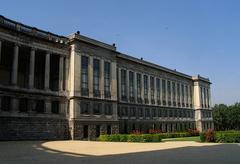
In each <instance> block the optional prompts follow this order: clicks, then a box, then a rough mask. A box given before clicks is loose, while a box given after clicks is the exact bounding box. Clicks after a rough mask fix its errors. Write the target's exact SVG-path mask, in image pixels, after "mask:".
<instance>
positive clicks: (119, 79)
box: [118, 68, 122, 100]
mask: <svg viewBox="0 0 240 164" xmlns="http://www.w3.org/2000/svg"><path fill="white" fill-rule="evenodd" d="M118 96H119V100H121V99H122V97H121V96H122V92H121V68H118Z"/></svg>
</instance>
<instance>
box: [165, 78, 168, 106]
mask: <svg viewBox="0 0 240 164" xmlns="http://www.w3.org/2000/svg"><path fill="white" fill-rule="evenodd" d="M165 91H166V95H165V96H166V106H168V80H167V79H166V80H165Z"/></svg>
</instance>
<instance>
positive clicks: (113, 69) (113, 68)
mask: <svg viewBox="0 0 240 164" xmlns="http://www.w3.org/2000/svg"><path fill="white" fill-rule="evenodd" d="M110 78H111V84H110V85H111V90H110V91H111V99H112V100H117V63H116V62H115V61H114V62H112V63H111V76H110ZM120 82H121V81H119V84H120Z"/></svg>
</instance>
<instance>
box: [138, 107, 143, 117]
mask: <svg viewBox="0 0 240 164" xmlns="http://www.w3.org/2000/svg"><path fill="white" fill-rule="evenodd" d="M138 116H139V117H143V108H140V107H139V108H138Z"/></svg>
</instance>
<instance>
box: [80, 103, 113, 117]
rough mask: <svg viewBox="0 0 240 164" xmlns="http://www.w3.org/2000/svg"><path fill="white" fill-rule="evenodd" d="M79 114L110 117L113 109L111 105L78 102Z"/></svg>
mask: <svg viewBox="0 0 240 164" xmlns="http://www.w3.org/2000/svg"><path fill="white" fill-rule="evenodd" d="M80 111H81V112H80V113H81V114H88V115H89V114H94V115H101V114H105V115H112V113H113V109H112V104H111V103H100V102H93V103H90V102H88V101H82V102H80Z"/></svg>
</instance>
